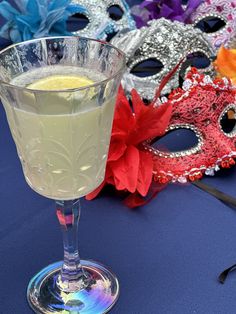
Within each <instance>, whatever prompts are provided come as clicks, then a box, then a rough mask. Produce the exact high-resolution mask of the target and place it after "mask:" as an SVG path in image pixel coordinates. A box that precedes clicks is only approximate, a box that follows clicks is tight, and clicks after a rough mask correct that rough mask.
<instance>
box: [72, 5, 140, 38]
mask: <svg viewBox="0 0 236 314" xmlns="http://www.w3.org/2000/svg"><path fill="white" fill-rule="evenodd" d="M71 5H72V6H76V5H77V6H78V12H77V13H79V14H81V15H82V16H85V18H86V19H87V20H88V24H87V25H86V26H85V27H84V28H83V29H80V30H78V31H75V32H73V33H74V35H80V36H86V37H93V38H97V39H107V36H109V35H110V36H111V35H112V34H116V33H118V32H120V31H123V30H133V29H136V25H135V22H134V20H133V18H132V16H131V14H130V10H129V6H128V4H127V3H126V1H125V0H103V1H99V0H72V2H71ZM81 7H82V8H84V10H83V12H81ZM115 11H116V12H117V14H115Z"/></svg>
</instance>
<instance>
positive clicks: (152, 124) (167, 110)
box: [129, 90, 172, 145]
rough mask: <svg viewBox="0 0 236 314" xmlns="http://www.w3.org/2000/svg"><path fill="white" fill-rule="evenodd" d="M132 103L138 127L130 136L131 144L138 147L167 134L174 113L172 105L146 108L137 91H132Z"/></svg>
mask: <svg viewBox="0 0 236 314" xmlns="http://www.w3.org/2000/svg"><path fill="white" fill-rule="evenodd" d="M132 102H133V103H134V107H135V116H136V126H135V128H134V129H133V131H132V132H131V134H130V136H129V143H130V144H132V145H138V144H140V143H142V142H143V141H145V140H147V139H150V138H153V137H157V136H160V135H162V134H164V133H165V131H166V128H167V126H168V124H169V121H170V117H171V112H172V107H171V105H170V104H168V103H167V104H163V105H161V106H159V107H155V106H153V105H149V106H145V105H144V104H143V103H142V102H140V96H139V95H138V93H137V92H136V90H133V91H132ZM136 111H137V114H136Z"/></svg>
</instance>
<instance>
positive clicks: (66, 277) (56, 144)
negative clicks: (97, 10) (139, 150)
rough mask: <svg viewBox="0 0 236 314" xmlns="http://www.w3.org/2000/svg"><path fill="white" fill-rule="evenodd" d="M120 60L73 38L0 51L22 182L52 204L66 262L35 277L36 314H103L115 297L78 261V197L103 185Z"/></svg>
mask: <svg viewBox="0 0 236 314" xmlns="http://www.w3.org/2000/svg"><path fill="white" fill-rule="evenodd" d="M124 67H125V57H124V55H123V53H122V52H121V51H119V50H118V49H116V48H115V47H113V46H111V45H109V44H107V43H104V42H100V41H96V40H92V39H86V38H79V37H52V38H43V39H36V40H31V41H28V42H23V43H19V44H16V45H13V46H10V47H8V48H6V49H5V50H3V51H1V52H0V94H1V99H2V102H3V105H4V108H5V111H6V115H7V119H8V123H9V126H10V129H11V133H12V136H13V138H14V141H15V143H16V147H17V152H18V155H19V158H20V160H21V163H22V167H23V171H24V175H25V179H26V181H27V183H28V184H29V185H30V186H31V187H32V188H33V189H34V190H35V191H36V192H38V193H39V194H41V195H43V196H46V197H49V198H51V199H55V200H56V212H57V217H58V220H59V222H60V225H61V228H62V231H63V240H64V261H63V262H58V263H55V264H52V265H50V266H48V267H46V268H44V269H43V270H41V271H40V272H39V273H38V274H37V275H36V276H35V277H34V278H33V279H32V280H31V282H30V284H29V286H28V292H27V297H28V301H29V303H30V305H31V307H32V309H33V310H34V311H35V312H36V313H63V314H66V313H73V314H76V313H80V314H84V313H86V314H100V313H106V312H108V311H109V310H110V308H111V307H112V306H113V305H114V303H115V302H116V300H117V298H118V293H119V285H118V281H117V279H116V277H115V275H114V274H113V273H112V272H111V271H110V270H108V269H107V268H106V267H104V266H103V265H102V264H100V263H97V262H94V261H84V260H80V258H79V254H78V237H77V227H78V221H79V217H80V205H79V198H80V197H82V196H84V195H86V194H87V193H89V192H91V191H93V190H94V189H95V188H96V187H97V186H98V185H99V184H100V183H101V182H102V181H103V178H104V172H105V165H106V159H107V153H108V148H109V141H110V133H111V126H112V119H113V112H114V104H115V99H116V95H117V90H118V87H119V84H120V80H121V77H122V74H123V70H124Z"/></svg>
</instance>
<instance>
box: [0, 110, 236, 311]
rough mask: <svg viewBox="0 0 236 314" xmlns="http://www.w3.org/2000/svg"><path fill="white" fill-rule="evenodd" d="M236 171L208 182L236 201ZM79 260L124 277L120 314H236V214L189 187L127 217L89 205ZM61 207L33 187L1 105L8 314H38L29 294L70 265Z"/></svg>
mask: <svg viewBox="0 0 236 314" xmlns="http://www.w3.org/2000/svg"><path fill="white" fill-rule="evenodd" d="M235 180H236V167H235V168H233V169H231V170H227V171H222V172H221V173H220V174H218V175H217V176H216V177H214V178H207V179H204V181H205V182H207V183H209V184H211V185H213V186H215V187H217V188H219V189H221V190H222V191H225V192H227V193H230V194H231V195H234V196H235V197H236V184H235ZM79 242H80V253H81V256H82V257H83V258H89V259H95V260H98V261H101V262H103V263H104V264H106V265H108V266H109V267H110V268H111V269H112V270H113V271H114V272H115V273H116V274H117V276H118V277H119V281H120V286H121V295H120V299H119V301H118V303H117V305H116V307H115V308H114V309H112V311H111V313H112V314H234V313H236V294H235V292H236V274H232V275H230V277H229V279H228V280H227V282H226V283H225V285H221V284H219V283H218V282H217V275H218V274H219V273H220V272H221V271H222V270H223V269H224V268H226V267H228V266H230V265H231V264H233V263H235V262H236V210H234V209H232V208H229V207H228V206H226V205H224V204H223V203H221V202H220V201H218V200H216V199H214V198H213V197H212V196H210V195H208V194H207V193H205V192H203V191H201V190H199V189H198V188H196V187H194V186H192V185H191V184H188V185H186V186H180V185H171V186H169V187H168V188H166V189H165V190H164V191H163V192H162V193H160V194H159V195H158V197H157V198H156V199H154V200H153V201H152V202H151V203H150V204H147V205H146V206H144V207H143V208H140V209H138V210H129V209H127V208H126V207H125V206H124V205H123V204H122V202H121V200H120V198H118V197H116V196H114V195H107V194H106V195H103V196H101V197H100V198H98V199H96V200H95V201H92V202H86V201H84V200H83V201H82V217H81V222H80V232H79ZM62 253H63V252H62V239H61V234H60V229H59V226H58V223H57V220H56V217H55V210H54V203H53V201H51V200H49V199H46V198H43V197H41V196H39V195H37V194H36V193H35V192H34V191H32V190H31V189H30V188H29V187H28V186H27V184H26V182H25V180H24V177H23V174H22V170H21V166H20V162H19V160H18V157H17V154H16V150H15V146H14V144H13V141H12V138H11V135H10V131H9V128H8V126H7V122H6V117H5V113H4V110H3V108H2V105H0V314H30V313H32V311H31V310H30V308H29V306H28V304H27V301H26V287H27V284H28V282H29V280H30V279H31V277H32V276H33V275H34V274H35V273H36V272H38V271H39V270H40V269H41V268H43V267H44V266H46V265H48V264H50V263H53V262H55V261H58V260H60V259H61V258H62Z"/></svg>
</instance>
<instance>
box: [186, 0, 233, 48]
mask: <svg viewBox="0 0 236 314" xmlns="http://www.w3.org/2000/svg"><path fill="white" fill-rule="evenodd" d="M191 19H192V22H193V24H194V26H195V27H196V28H199V29H201V30H202V31H203V32H204V33H206V34H207V37H208V38H209V40H210V41H211V43H212V45H213V46H214V47H215V48H216V49H218V48H219V47H220V46H221V45H224V46H228V45H229V44H230V41H231V40H233V37H234V36H235V34H234V33H235V29H236V1H235V0H207V1H204V2H203V3H202V4H201V5H200V6H199V7H198V8H197V9H196V11H195V12H194V13H193V15H192V17H191Z"/></svg>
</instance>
